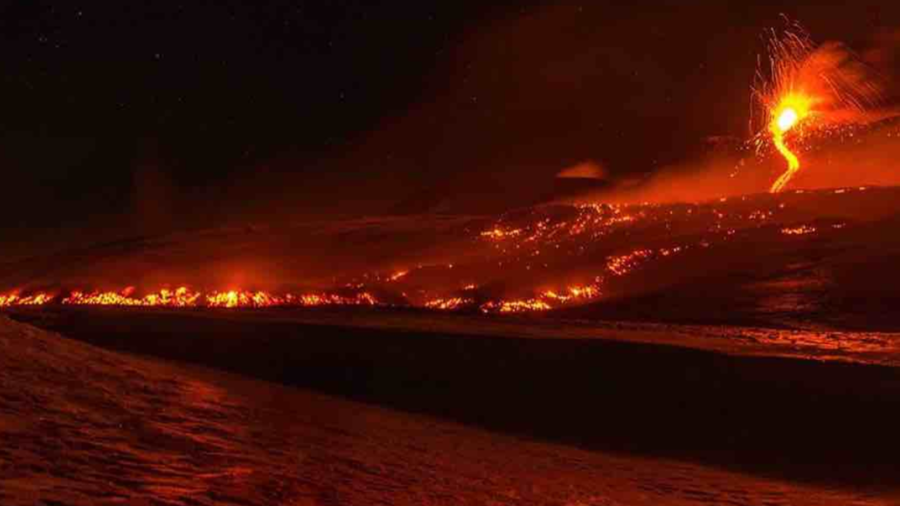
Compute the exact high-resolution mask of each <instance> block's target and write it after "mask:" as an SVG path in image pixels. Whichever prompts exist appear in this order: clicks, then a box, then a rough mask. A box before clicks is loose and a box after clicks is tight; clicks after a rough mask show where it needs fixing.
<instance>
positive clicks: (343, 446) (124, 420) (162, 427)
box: [0, 318, 900, 506]
mask: <svg viewBox="0 0 900 506" xmlns="http://www.w3.org/2000/svg"><path fill="white" fill-rule="evenodd" d="M0 386H2V388H0V503H2V504H3V505H5V506H16V505H23V506H24V505H34V504H66V505H82V504H84V505H88V504H91V505H93V504H171V505H197V504H201V505H202V504H236V505H237V504H240V505H250V504H260V505H271V504H285V505H287V504H291V505H336V504H357V505H369V504H410V505H414V504H415V505H422V504H448V505H449V504H454V505H455V504H497V505H499V504H522V505H532V504H554V505H571V506H576V505H579V506H580V505H585V506H586V505H603V506H610V505H657V504H674V505H688V504H735V505H743V504H748V505H750V504H753V505H781V504H783V505H788V504H790V505H805V504H808V505H827V504H835V505H851V504H856V505H863V504H895V503H896V501H900V496H893V497H888V496H885V495H878V494H872V493H866V492H864V491H847V490H840V489H836V488H835V489H828V488H823V487H819V486H812V485H802V484H794V483H787V482H784V481H778V480H771V479H765V478H760V477H754V476H747V475H741V474H737V473H733V472H728V471H722V470H717V469H713V468H708V467H704V466H700V465H696V464H690V463H681V462H675V461H669V460H661V459H647V458H639V457H631V456H622V455H609V454H603V453H598V452H588V451H583V450H579V449H575V448H572V447H567V446H560V445H553V444H546V443H539V442H531V441H526V440H521V439H517V438H514V437H510V436H505V435H499V434H495V433H490V432H486V431H483V430H480V429H475V428H470V427H466V426H461V425H458V424H454V423H450V422H445V421H440V420H437V419H433V418H429V417H426V416H420V415H411V414H404V413H399V412H394V411H390V410H386V409H382V408H378V407H373V406H370V405H365V404H358V403H354V402H349V401H344V400H339V399H335V398H330V397H327V396H323V395H318V394H314V393H310V392H308V391H305V390H300V389H293V388H287V387H284V386H280V385H275V384H271V383H265V382H259V381H255V380H249V379H244V378H239V377H236V376H233V375H229V374H224V373H219V372H214V371H211V370H208V369H202V368H194V367H188V366H182V365H174V364H171V363H166V362H162V361H156V360H151V359H145V358H136V357H133V356H129V355H124V354H120V353H115V352H111V351H106V350H103V349H100V348H96V347H94V346H91V345H87V344H83V343H79V342H76V341H72V340H69V339H66V338H63V337H61V336H59V335H56V334H53V333H49V332H45V331H42V330H38V329H36V328H34V327H30V326H28V325H24V324H20V323H15V322H12V321H10V320H8V319H5V318H0Z"/></svg>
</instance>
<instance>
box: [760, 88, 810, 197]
mask: <svg viewBox="0 0 900 506" xmlns="http://www.w3.org/2000/svg"><path fill="white" fill-rule="evenodd" d="M813 103H814V100H813V99H812V98H810V97H808V96H806V95H804V94H802V93H791V94H788V95H787V96H785V97H784V98H782V99H781V102H780V103H779V105H778V107H777V108H776V109H775V110H774V111H773V112H772V121H771V123H770V124H769V131H770V132H771V133H772V142H773V143H774V144H775V148H776V149H777V150H778V152H779V153H781V155H782V156H784V158H785V160H787V162H788V168H787V170H786V171H785V172H784V173H783V174H782V175H781V177H779V178H778V179H777V180H776V181H775V183H773V184H772V188H771V189H770V190H769V191H770V192H771V193H778V192H780V191H782V190H783V189H784V187H785V186H787V184H788V182H790V180H791V178H793V177H794V174H796V173H797V171H799V170H800V159H799V158H797V155H796V154H794V152H792V151H791V150H790V148H788V147H787V144H785V139H784V136H785V134H787V133H788V132H789V131H791V129H793V128H794V127H795V126H797V125H798V124H799V123H800V122H802V121H804V120H805V119H806V118H807V117H809V115H810V113H811V109H812V105H813Z"/></svg>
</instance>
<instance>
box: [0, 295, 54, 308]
mask: <svg viewBox="0 0 900 506" xmlns="http://www.w3.org/2000/svg"><path fill="white" fill-rule="evenodd" d="M52 300H53V296H52V295H48V294H46V293H38V294H35V295H30V296H28V297H21V296H19V295H18V294H9V295H0V307H13V306H43V305H45V304H48V303H50V302H51V301H52Z"/></svg>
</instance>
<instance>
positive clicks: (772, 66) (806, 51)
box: [753, 24, 883, 193]
mask: <svg viewBox="0 0 900 506" xmlns="http://www.w3.org/2000/svg"><path fill="white" fill-rule="evenodd" d="M882 88H883V86H882V84H881V79H880V78H879V77H878V76H877V75H876V74H875V73H874V72H873V71H872V70H871V69H869V68H868V67H867V66H866V65H865V64H864V63H862V62H861V61H860V60H859V59H858V58H857V57H856V56H855V55H854V54H853V53H852V52H851V51H850V50H849V49H847V48H846V47H845V46H844V45H843V44H840V43H837V42H828V43H825V44H822V45H819V46H816V45H815V44H814V43H813V42H812V40H811V39H810V37H809V35H807V33H806V32H805V31H804V30H803V29H802V28H801V27H800V26H799V25H797V24H792V25H791V26H790V29H789V30H785V32H784V33H783V34H781V35H778V34H776V33H773V34H772V37H771V39H770V42H769V71H768V72H763V71H762V70H761V71H760V72H758V73H757V85H756V86H754V90H753V95H754V98H755V100H756V102H757V103H758V104H759V105H761V106H762V110H763V111H764V117H765V118H766V119H765V122H766V128H765V130H764V131H763V132H762V133H761V134H760V135H759V136H758V137H757V143H758V144H757V145H758V146H761V145H762V144H763V143H764V142H766V140H770V141H771V143H772V144H773V145H774V146H775V149H777V150H778V152H779V153H780V154H781V155H782V156H783V157H784V158H785V160H787V163H788V168H787V170H786V171H785V172H784V173H783V174H782V175H781V176H780V177H779V178H778V179H777V180H776V181H775V182H774V183H773V184H772V186H771V188H770V190H769V191H770V192H771V193H778V192H780V191H782V190H784V188H785V187H786V186H787V185H788V183H790V181H791V179H793V177H794V176H795V175H796V174H797V172H799V171H800V167H801V162H800V158H799V157H798V156H797V154H796V153H795V152H794V150H796V148H794V149H792V148H791V147H789V146H788V137H790V138H791V140H792V141H794V142H797V143H802V141H803V139H804V137H805V136H806V135H807V133H809V132H811V131H813V130H815V131H817V132H823V133H831V132H834V131H836V130H839V129H841V128H844V127H850V126H853V125H859V124H863V123H866V122H868V121H870V120H871V119H872V118H873V116H874V114H873V112H872V111H873V110H874V106H875V105H876V104H877V103H878V102H879V101H880V97H881V90H882Z"/></svg>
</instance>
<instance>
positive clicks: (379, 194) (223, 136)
mask: <svg viewBox="0 0 900 506" xmlns="http://www.w3.org/2000/svg"><path fill="white" fill-rule="evenodd" d="M772 4H773V5H771V6H770V5H766V4H765V3H761V2H755V1H754V2H751V1H747V2H723V1H714V0H702V1H695V2H690V1H677V2H676V1H671V2H650V1H645V0H636V1H631V2H608V3H607V2H540V1H532V2H508V3H505V4H503V5H498V4H497V3H492V2H483V1H476V0H434V1H425V0H417V1H416V0H383V1H371V0H370V1H362V0H358V1H346V0H331V1H325V0H322V1H313V2H308V1H306V2H305V1H291V2H289V1H257V2H249V1H248V2H244V3H237V2H228V1H215V2H206V1H194V2H160V1H157V2H150V1H143V2H131V1H117V2H79V1H76V0H72V1H68V2H54V1H33V0H31V1H9V0H5V1H0V37H2V39H0V61H2V63H3V73H2V75H0V76H2V77H0V164H2V170H3V174H4V177H3V181H4V183H3V192H2V194H3V195H4V200H5V201H6V202H7V208H8V209H10V208H11V209H14V211H12V212H7V213H6V215H5V216H6V218H5V219H6V222H5V223H4V224H3V226H2V227H0V230H4V231H6V232H5V233H6V234H7V235H8V236H10V237H12V236H16V237H19V236H27V235H29V234H30V233H32V232H34V231H36V230H47V229H50V230H59V229H73V228H83V227H90V226H95V225H93V224H95V223H97V222H107V221H108V222H110V223H112V222H115V223H117V224H119V225H117V226H120V225H121V224H123V223H124V224H126V225H127V226H128V227H129V228H128V231H130V232H134V231H137V232H143V231H153V232H156V231H165V230H170V229H177V228H182V227H185V226H208V225H209V224H210V223H215V222H216V221H217V220H219V219H221V220H223V221H224V220H234V219H238V218H239V219H245V220H249V221H262V220H265V219H266V217H267V216H277V217H279V218H284V217H288V218H295V217H296V218H298V219H299V218H301V217H302V218H307V217H316V216H321V215H329V216H333V215H342V216H355V215H363V214H375V213H383V212H390V211H396V210H407V209H413V210H424V209H443V210H452V211H469V210H472V211H483V210H494V209H498V208H502V207H504V206H505V205H515V204H516V203H521V202H527V201H528V199H531V198H535V197H536V196H539V195H541V194H542V192H546V190H547V188H549V187H550V186H552V185H553V181H554V175H555V174H556V173H557V172H559V171H560V170H561V169H563V168H565V167H567V166H570V165H573V164H576V163H579V162H581V161H584V160H593V161H596V162H597V163H600V164H602V165H603V166H605V167H607V168H608V169H609V171H610V172H611V173H612V174H614V175H616V176H621V175H625V174H639V173H646V172H650V171H652V170H654V168H656V167H659V166H661V165H665V164H668V163H672V162H675V161H678V160H680V159H683V158H685V157H689V156H692V155H693V154H695V153H696V152H698V151H699V150H702V149H703V143H704V139H706V138H707V137H709V136H719V135H726V136H746V135H747V134H748V126H747V120H748V112H749V99H748V96H749V86H750V84H751V82H752V78H753V72H754V70H755V66H756V58H757V55H758V54H759V53H760V51H762V49H763V44H762V42H763V41H762V33H763V30H764V29H765V28H767V27H773V26H779V24H780V23H781V21H780V18H779V16H780V14H782V13H784V14H786V15H787V16H790V17H791V18H792V19H795V20H797V21H799V22H801V23H802V24H803V25H805V26H806V27H807V28H808V29H809V31H810V32H811V33H812V35H813V37H814V38H815V39H816V40H820V41H822V40H830V39H836V40H842V41H845V42H847V43H849V44H851V45H852V46H854V47H864V46H865V45H866V44H869V43H871V41H872V40H873V39H874V38H875V37H876V36H878V35H879V34H883V33H890V32H893V31H895V30H896V29H898V28H900V5H897V4H900V2H895V1H893V0H879V1H876V0H860V1H857V2H844V1H833V2H823V1H822V0H804V1H800V2H794V3H793V4H791V3H790V2H788V3H786V2H772ZM19 209H29V210H30V211H29V212H19V211H18V210H19Z"/></svg>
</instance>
